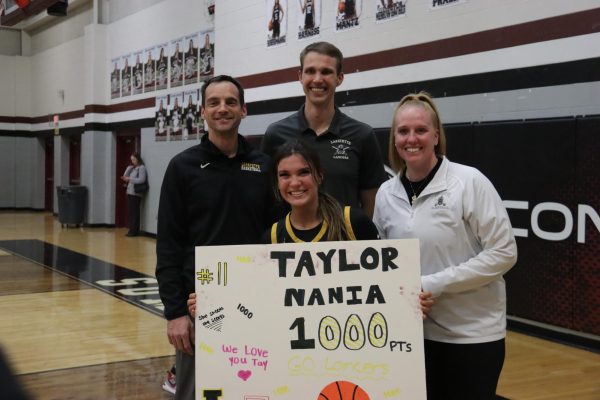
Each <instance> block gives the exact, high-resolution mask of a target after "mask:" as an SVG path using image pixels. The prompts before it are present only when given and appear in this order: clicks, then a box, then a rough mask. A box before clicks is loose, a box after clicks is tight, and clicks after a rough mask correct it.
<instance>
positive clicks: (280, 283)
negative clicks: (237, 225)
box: [194, 239, 426, 400]
mask: <svg viewBox="0 0 600 400" xmlns="http://www.w3.org/2000/svg"><path fill="white" fill-rule="evenodd" d="M195 277H196V289H195V291H196V296H197V302H198V304H199V305H200V304H201V306H199V308H198V309H197V310H198V311H197V314H196V315H195V317H194V318H195V321H196V324H195V326H196V327H195V329H196V335H195V336H196V342H195V354H196V393H197V397H198V398H214V399H220V398H222V397H215V396H216V392H215V391H221V393H222V396H224V394H225V393H226V394H227V395H226V398H228V399H230V398H231V399H263V398H264V399H274V398H275V397H273V396H274V395H275V396H276V397H277V398H279V396H282V397H281V398H282V399H283V398H284V397H285V398H289V399H326V398H329V399H332V398H335V399H339V398H340V397H339V396H340V393H342V394H344V393H349V394H354V396H355V397H348V398H349V399H352V398H354V399H362V400H368V399H370V400H380V399H385V398H393V399H396V400H424V399H425V398H426V394H425V361H424V350H423V321H422V313H421V308H420V301H419V293H420V291H421V279H420V266H419V243H418V240H415V239H408V240H382V241H373V240H371V241H354V242H351V241H350V242H319V243H284V244H276V245H244V246H226V247H223V246H202V247H197V248H196V275H195ZM257 293H260V295H259V296H257V295H256V294H257ZM330 394H336V395H337V397H327V396H329V395H330ZM356 396H358V397H356ZM344 398H345V397H344Z"/></svg>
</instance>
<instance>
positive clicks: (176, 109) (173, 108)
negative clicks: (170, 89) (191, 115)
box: [169, 92, 183, 141]
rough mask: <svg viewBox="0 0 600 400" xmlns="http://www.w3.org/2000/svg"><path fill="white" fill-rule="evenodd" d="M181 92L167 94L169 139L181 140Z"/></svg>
mask: <svg viewBox="0 0 600 400" xmlns="http://www.w3.org/2000/svg"><path fill="white" fill-rule="evenodd" d="M182 104H183V93H181V92H180V93H174V94H171V95H170V96H169V140H170V141H177V140H181V136H182V134H183V107H182Z"/></svg>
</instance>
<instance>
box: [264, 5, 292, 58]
mask: <svg viewBox="0 0 600 400" xmlns="http://www.w3.org/2000/svg"><path fill="white" fill-rule="evenodd" d="M287 4H288V2H287V0H266V1H265V5H266V12H265V17H266V25H265V27H266V28H267V48H269V47H277V46H282V45H284V44H285V43H286V35H287V12H288V7H287Z"/></svg>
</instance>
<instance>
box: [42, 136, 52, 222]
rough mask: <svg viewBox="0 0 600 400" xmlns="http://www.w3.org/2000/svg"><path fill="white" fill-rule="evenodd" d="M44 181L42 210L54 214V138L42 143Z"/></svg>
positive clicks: (48, 138)
mask: <svg viewBox="0 0 600 400" xmlns="http://www.w3.org/2000/svg"><path fill="white" fill-rule="evenodd" d="M44 152H45V155H46V157H45V158H46V160H45V172H44V175H45V179H44V182H45V183H44V210H46V211H50V212H54V137H52V136H50V137H47V138H46V139H45V141H44Z"/></svg>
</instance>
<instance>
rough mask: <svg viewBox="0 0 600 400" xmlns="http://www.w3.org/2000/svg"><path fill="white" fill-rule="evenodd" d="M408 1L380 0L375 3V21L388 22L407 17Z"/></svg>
mask: <svg viewBox="0 0 600 400" xmlns="http://www.w3.org/2000/svg"><path fill="white" fill-rule="evenodd" d="M406 1H407V0H378V1H377V2H375V21H377V22H386V21H391V20H393V19H397V18H400V17H404V16H405V15H406Z"/></svg>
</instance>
